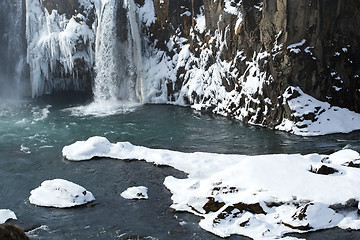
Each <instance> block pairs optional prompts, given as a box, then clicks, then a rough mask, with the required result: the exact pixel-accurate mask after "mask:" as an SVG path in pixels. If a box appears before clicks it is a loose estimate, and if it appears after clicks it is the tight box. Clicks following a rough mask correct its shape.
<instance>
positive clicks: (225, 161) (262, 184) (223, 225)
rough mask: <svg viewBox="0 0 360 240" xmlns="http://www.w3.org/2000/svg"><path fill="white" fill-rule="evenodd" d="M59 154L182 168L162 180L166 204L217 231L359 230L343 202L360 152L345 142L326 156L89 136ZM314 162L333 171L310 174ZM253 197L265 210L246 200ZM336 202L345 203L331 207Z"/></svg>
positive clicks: (259, 235) (277, 234) (273, 234)
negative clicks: (181, 175)
mask: <svg viewBox="0 0 360 240" xmlns="http://www.w3.org/2000/svg"><path fill="white" fill-rule="evenodd" d="M63 155H64V157H66V158H67V159H68V160H72V161H81V160H88V159H91V158H93V157H95V156H98V157H110V158H115V159H129V160H132V159H139V160H145V161H147V162H152V163H154V164H156V165H167V166H172V167H174V168H176V169H178V170H181V171H184V172H185V173H187V174H188V178H186V179H177V178H175V177H172V176H168V177H167V178H166V179H165V181H164V184H165V186H166V187H167V188H168V189H169V190H170V191H171V193H172V194H173V196H172V201H173V204H172V208H174V209H176V210H178V211H188V212H191V213H193V214H196V215H199V216H201V217H202V218H203V219H202V220H201V221H200V226H201V227H202V228H203V229H205V230H208V231H210V232H212V233H214V234H216V235H218V236H221V237H226V236H229V235H231V234H240V235H245V236H249V237H251V238H254V239H274V238H281V237H282V236H283V235H284V234H285V233H288V232H304V231H314V230H319V229H326V228H332V227H336V226H338V227H341V228H345V229H346V228H351V229H360V218H359V216H358V215H357V214H356V211H357V208H356V209H351V208H347V207H346V206H347V205H349V202H351V201H355V202H358V200H359V196H358V195H357V193H358V192H360V178H358V175H359V174H360V169H358V168H353V167H349V166H348V164H349V163H350V162H352V163H358V162H359V161H360V155H359V153H358V152H356V151H353V150H350V149H345V150H340V151H338V152H336V153H334V154H330V155H320V154H309V155H300V154H275V155H259V156H246V155H226V154H213V153H201V152H196V153H183V152H176V151H170V150H163V149H150V148H146V147H141V146H135V145H132V144H131V143H129V142H118V143H116V144H112V143H110V142H109V141H108V140H107V139H106V138H104V137H91V138H89V139H88V140H87V141H77V142H75V143H74V144H71V145H69V146H65V147H64V148H63ZM322 165H325V166H327V167H329V168H333V169H336V170H337V172H336V173H333V174H330V175H323V174H317V173H316V170H317V169H319V168H320V167H321V166H322ZM215 203H218V204H215ZM256 204H258V206H260V207H261V209H262V211H264V212H265V213H266V214H261V213H254V211H253V210H249V209H251V207H246V206H250V205H251V206H252V205H256ZM339 205H340V206H345V207H343V209H346V210H341V211H335V210H334V209H333V208H335V207H333V206H339ZM209 206H210V207H209ZM211 206H212V208H211ZM216 206H217V207H216ZM239 206H243V208H241V207H239ZM244 206H245V207H244ZM330 206H331V207H330ZM209 209H211V210H209ZM301 213H305V215H301ZM300 216H302V217H300ZM306 227H308V229H306Z"/></svg>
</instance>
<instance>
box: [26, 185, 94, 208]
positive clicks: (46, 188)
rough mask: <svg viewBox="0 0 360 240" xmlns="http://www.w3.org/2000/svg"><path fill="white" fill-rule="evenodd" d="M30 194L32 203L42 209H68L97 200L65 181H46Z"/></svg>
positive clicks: (83, 189) (82, 189)
mask: <svg viewBox="0 0 360 240" xmlns="http://www.w3.org/2000/svg"><path fill="white" fill-rule="evenodd" d="M30 194H31V195H30V197H29V200H30V203H32V204H35V205H37V206H42V207H56V208H68V207H74V206H79V205H83V204H86V203H88V202H91V201H94V200H95V198H94V196H93V194H92V193H91V192H89V191H87V190H86V189H85V188H83V187H81V186H79V185H77V184H75V183H72V182H69V181H67V180H63V179H53V180H46V181H44V182H42V183H41V186H40V187H38V188H36V189H34V190H32V191H31V193H30Z"/></svg>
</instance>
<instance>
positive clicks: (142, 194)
mask: <svg viewBox="0 0 360 240" xmlns="http://www.w3.org/2000/svg"><path fill="white" fill-rule="evenodd" d="M147 192H148V188H147V187H144V186H139V187H129V188H128V189H126V190H125V191H124V192H122V193H121V196H122V197H123V198H126V199H148V193H147Z"/></svg>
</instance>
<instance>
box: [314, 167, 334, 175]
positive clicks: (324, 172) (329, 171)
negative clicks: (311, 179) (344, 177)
mask: <svg viewBox="0 0 360 240" xmlns="http://www.w3.org/2000/svg"><path fill="white" fill-rule="evenodd" d="M310 172H312V173H316V174H321V175H330V174H334V173H337V172H339V171H338V170H336V169H334V168H332V167H328V166H326V165H321V167H320V168H319V169H313V168H312V167H311V169H310Z"/></svg>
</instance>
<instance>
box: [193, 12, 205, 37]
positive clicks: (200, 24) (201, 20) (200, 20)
mask: <svg viewBox="0 0 360 240" xmlns="http://www.w3.org/2000/svg"><path fill="white" fill-rule="evenodd" d="M195 21H196V25H195V29H196V30H197V31H199V33H203V32H205V30H206V20H205V15H204V14H199V15H198V16H197V17H196V19H195Z"/></svg>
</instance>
